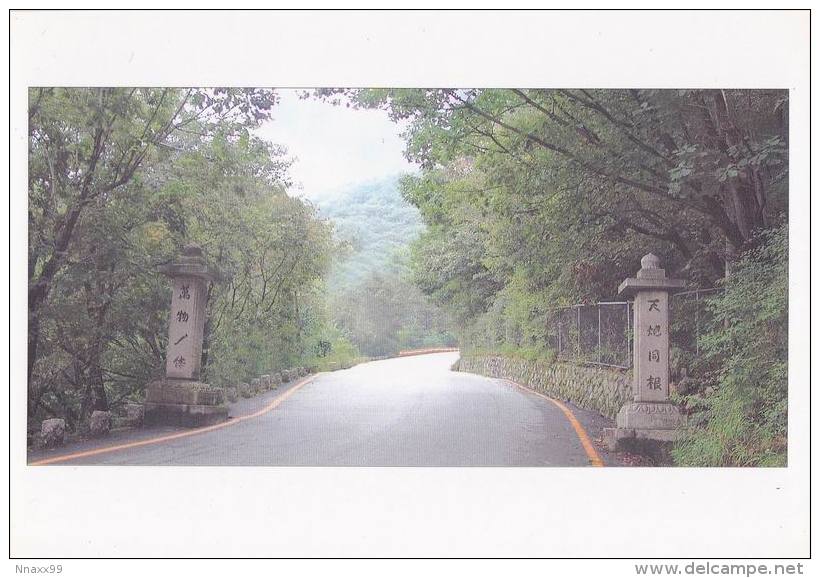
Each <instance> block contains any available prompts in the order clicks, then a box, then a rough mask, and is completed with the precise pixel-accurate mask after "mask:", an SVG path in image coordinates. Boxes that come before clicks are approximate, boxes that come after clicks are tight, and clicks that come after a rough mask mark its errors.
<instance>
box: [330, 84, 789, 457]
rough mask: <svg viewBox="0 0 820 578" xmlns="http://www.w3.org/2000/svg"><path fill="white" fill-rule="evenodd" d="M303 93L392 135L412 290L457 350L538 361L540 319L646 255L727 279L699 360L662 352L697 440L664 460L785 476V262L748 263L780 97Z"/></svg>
mask: <svg viewBox="0 0 820 578" xmlns="http://www.w3.org/2000/svg"><path fill="white" fill-rule="evenodd" d="M318 94H319V96H320V97H323V98H331V99H333V98H347V99H349V100H350V101H352V102H353V103H355V105H357V106H362V107H372V108H380V109H383V110H386V111H388V112H389V114H390V115H391V117H392V118H394V119H396V120H402V121H403V122H404V123H405V124H406V129H405V133H404V134H405V140H406V143H407V146H406V155H407V157H408V158H409V159H410V160H412V161H415V162H416V163H418V164H419V165H420V166H421V167H422V171H421V174H419V175H414V176H410V177H406V178H404V179H403V181H402V192H403V194H404V196H405V198H406V199H407V200H408V201H409V202H411V203H412V204H413V205H415V206H416V207H418V209H419V212H420V214H421V216H422V218H423V220H424V223H425V225H426V226H427V229H426V230H425V231H424V232H423V233H422V234H421V235H420V236H419V237H418V239H417V240H416V241H414V243H413V245H412V249H411V256H412V258H411V269H412V271H413V277H414V282H415V283H416V284H417V285H418V287H419V288H420V289H421V290H422V291H423V292H424V294H426V295H428V296H430V297H431V298H432V299H433V300H434V302H435V303H437V304H438V305H439V306H441V307H442V308H443V309H444V310H445V311H446V312H447V313H448V314H449V316H450V318H451V319H452V320H453V323H454V324H455V326H454V332H456V333H457V335H458V338H459V342H460V346H461V348H462V349H463V350H470V349H478V350H484V351H509V352H515V351H522V352H531V351H533V349H534V350H535V351H536V352H537V351H538V349H539V348H540V347H542V344H544V343H545V342H546V334H545V332H546V330H547V324H546V319H547V313H548V311H549V310H550V309H552V308H555V307H560V306H563V305H571V304H577V303H590V302H595V301H600V300H611V299H612V298H613V297H616V295H617V289H618V285H619V283H620V282H621V281H622V280H623V279H624V278H625V277H626V276H628V275H631V274H633V273H634V271H635V270H636V269H637V268H638V264H639V262H640V258H641V257H642V256H643V255H644V254H646V253H647V252H650V251H651V252H653V253H655V254H656V255H658V256H659V257H660V258H661V260H662V262H663V263H664V267H665V269H666V270H667V273H668V274H670V275H671V276H675V277H679V278H684V279H685V280H686V281H687V282H688V285H690V286H692V287H713V286H715V285H718V284H720V283H721V282H722V281H723V279H724V277H725V275H726V272H727V270H728V271H732V273H731V275H732V277H730V280H729V281H728V283H727V292H726V296H725V297H723V298H720V299H718V300H717V301H716V302H717V303H718V304H719V305H718V306H717V309H716V310H715V311H714V316H716V318H717V319H718V320H723V321H725V324H724V323H723V322H720V323H718V325H717V326H715V327H714V328H713V330H712V333H711V334H710V338H709V339H707V340H706V341H705V342H704V343H703V347H702V350H703V352H704V353H703V354H702V355H701V356H700V359H694V358H693V357H692V355H691V353H687V352H685V351H683V350H682V349H677V348H676V349H674V350H673V355H674V361H675V362H676V363H678V364H679V365H681V366H688V367H689V368H690V369H693V370H694V372H695V373H694V376H690V379H700V380H701V383H700V384H697V383H696V384H694V385H693V386H692V387H690V388H689V389H691V390H694V391H696V392H697V393H698V395H697V396H696V397H695V396H693V397H691V398H690V399H689V400H688V403H689V407H690V408H692V409H693V410H694V411H695V414H696V415H695V416H694V418H693V419H694V420H695V422H696V424H697V426H698V427H697V430H696V434H695V435H694V436H693V437H692V438H691V440H690V441H689V442H687V444H684V445H682V446H680V448H679V449H678V450H677V451H678V457H679V459H680V460H681V462H682V463H709V464H718V463H721V464H744V465H746V464H763V463H780V461H782V460H783V459H785V454H784V451H785V399H786V398H785V386H784V384H785V371H786V369H785V362H786V361H785V360H786V357H785V344H786V336H785V333H784V332H785V329H784V328H785V315H786V313H785V312H786V304H785V301H783V300H782V299H785V291H784V290H782V289H783V287H784V285H783V284H784V283H785V277H782V276H780V275H781V273H783V271H784V269H783V267H785V265H784V263H785V253H783V254H780V253H778V252H777V251H779V249H778V250H775V249H771V250H764V249H756V247H757V245H758V243H759V236H760V235H761V234H762V233H764V232H765V231H767V230H771V229H772V228H773V227H774V226H775V224H777V223H780V222H782V221H783V220H784V217H785V216H786V214H787V210H788V172H789V171H788V120H789V119H788V94H787V93H786V92H785V91H782V90H643V89H640V90H639V89H627V90H587V89H573V90H568V89H558V90H540V89H525V90H521V89H376V90H344V89H323V90H320V91H318ZM782 235H785V233H782ZM771 243H774V244H775V245H776V244H777V243H776V242H775V241H771ZM766 246H769V245H766ZM782 250H783V251H785V246H783V247H782ZM749 251H752V253H751V254H750V255H751V256H749V257H746V258H744V260H743V261H742V262H741V263H740V264H738V263H736V261H737V259H738V256H739V255H742V254H745V253H748V252H749ZM767 251H768V252H767ZM781 257H783V260H780V261H779V260H778V259H780V258H781ZM756 279H757V280H756ZM781 290H782V291H781ZM781 322H782V323H781ZM744 340H745V341H744ZM537 354H538V353H534V355H537ZM545 355H549V353H545ZM717 368H721V371H720V373H719V374H716V373H715V371H716V370H717ZM707 386H710V387H711V388H710V389H709V391H710V392H711V391H713V390H714V393H712V394H710V395H709V396H705V395H704V394H705V391H706V387H707Z"/></svg>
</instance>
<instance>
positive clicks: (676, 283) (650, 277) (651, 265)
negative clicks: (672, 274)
mask: <svg viewBox="0 0 820 578" xmlns="http://www.w3.org/2000/svg"><path fill="white" fill-rule="evenodd" d="M685 286H686V285H685V282H684V281H683V280H682V279H670V278H668V277H667V276H666V271H665V270H664V269H663V268H662V267H661V260H660V257H658V256H657V255H655V254H654V253H647V254H646V255H644V256H643V257H642V258H641V269H640V271H638V272H637V273H636V275H635V277H633V278H630V279H625V280H624V282H623V283H621V285H620V287H618V294H619V295H625V296H633V295H635V293H637V292H638V291H672V290H674V289H682V288H684V287H685Z"/></svg>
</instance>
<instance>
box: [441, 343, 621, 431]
mask: <svg viewBox="0 0 820 578" xmlns="http://www.w3.org/2000/svg"><path fill="white" fill-rule="evenodd" d="M453 369H455V370H457V371H465V372H468V373H477V374H479V375H484V376H486V377H495V378H501V379H509V380H511V381H515V382H517V383H520V384H521V385H524V386H527V387H529V388H530V389H533V390H535V391H537V392H539V393H543V394H544V395H548V396H550V397H554V398H556V399H561V400H567V401H570V402H572V403H574V404H576V405H578V406H580V407H583V408H585V409H591V410H594V411H597V412H598V413H600V414H601V415H605V416H607V417H609V418H612V419H615V416H616V415H617V413H618V410H620V409H621V406H622V405H623V404H625V403H629V402H631V401H632V373H631V372H630V371H628V370H623V369H617V368H608V367H599V366H589V365H575V364H571V363H550V362H547V361H529V360H526V359H520V358H515V357H503V356H496V355H475V356H465V357H462V358H461V359H459V361H458V362H457V363H456V365H455V366H454V367H453Z"/></svg>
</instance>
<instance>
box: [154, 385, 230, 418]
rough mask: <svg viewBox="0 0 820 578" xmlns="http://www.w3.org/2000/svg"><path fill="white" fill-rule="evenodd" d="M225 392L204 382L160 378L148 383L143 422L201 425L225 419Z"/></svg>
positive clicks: (226, 414)
mask: <svg viewBox="0 0 820 578" xmlns="http://www.w3.org/2000/svg"><path fill="white" fill-rule="evenodd" d="M224 403H225V395H224V392H223V391H222V390H221V389H219V388H216V387H212V386H210V385H208V384H207V383H202V382H199V381H188V380H181V379H161V380H157V381H153V382H151V383H150V384H148V388H147V391H146V395H145V405H144V408H145V417H144V423H145V424H146V425H175V426H182V427H202V426H207V425H213V424H215V423H219V422H222V421H225V420H226V419H228V408H227V407H226V406H225V405H224Z"/></svg>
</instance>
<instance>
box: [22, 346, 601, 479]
mask: <svg viewBox="0 0 820 578" xmlns="http://www.w3.org/2000/svg"><path fill="white" fill-rule="evenodd" d="M456 359H458V353H436V354H429V355H420V356H413V357H403V358H397V359H388V360H383V361H375V362H371V363H366V364H362V365H359V366H356V367H353V368H351V369H347V370H343V371H336V372H332V373H323V374H319V375H317V376H315V377H314V378H313V379H312V381H310V382H309V383H306V384H304V385H302V386H301V387H300V386H299V385H296V386H295V387H294V386H291V388H290V389H288V388H281V387H280V388H279V389H278V390H273V391H271V392H268V393H266V394H265V395H263V396H259V397H257V398H252V399H250V400H242V401H240V403H239V404H236V405H235V406H233V407H232V408H231V413H232V415H234V416H237V417H238V416H241V415H247V414H249V413H253V412H255V411H258V410H259V409H261V408H263V407H265V406H266V405H268V404H270V403H271V402H273V401H274V400H276V399H277V398H278V397H280V396H282V395H283V394H285V395H286V396H287V397H286V399H284V400H282V401H281V403H279V404H278V405H277V406H276V407H275V408H274V409H271V410H270V411H268V412H266V413H262V414H261V415H259V416H257V417H253V418H249V419H244V420H240V421H236V423H232V424H231V425H229V426H227V427H223V428H220V429H216V430H213V431H208V432H204V433H197V434H196V435H190V436H187V437H182V438H178V439H172V440H167V441H162V442H159V443H151V444H148V445H142V446H139V447H131V448H126V449H120V450H117V451H112V452H106V453H99V454H96V455H91V456H84V457H78V458H75V459H71V460H68V461H62V462H59V463H61V464H65V465H79V464H110V465H175V466H179V465H198V466H588V465H590V463H591V456H590V453H589V450H588V449H586V450H585V448H584V447H583V445H582V442H581V438H580V437H579V434H578V432H577V431H576V428H575V427H573V425H572V423H571V422H570V420H569V418H568V417H567V416H566V415H565V413H564V412H563V411H562V410H561V408H559V407H558V406H557V405H556V404H554V403H553V402H551V401H550V400H549V399H546V398H544V397H540V396H538V395H535V394H534V393H532V392H529V391H526V390H523V389H521V388H518V387H516V386H515V385H512V384H510V383H508V382H505V381H502V380H497V379H489V378H485V377H481V376H478V375H473V374H469V373H459V372H453V371H450V366H451V365H452V363H453V362H454V361H455V360H456ZM291 390H292V391H291ZM565 405H566V406H567V407H569V408H570V409H571V411H572V414H573V415H574V417H575V418H576V419H577V421H578V422H579V423H580V424H582V426H581V427H582V428H583V429H584V431H585V432H587V433H588V437H589V438H591V439H592V440H595V439H596V438H597V437H599V435H600V430H601V428H602V427H604V426H607V425H609V423H608V420H606V419H605V418H602V417H601V416H599V415H597V414H595V413H593V412H588V411H584V410H580V409H578V408H575V407H573V406H570V405H569V404H565ZM177 431H182V430H174V429H172V428H152V429H143V430H134V431H132V432H124V433H118V434H115V435H114V436H112V437H109V438H106V439H105V440H98V441H92V442H85V444H75V445H74V446H72V447H65V448H62V449H60V450H57V451H52V452H50V453H42V454H37V455H31V456H30V462H33V461H37V460H39V459H43V458H49V457H54V456H59V455H66V454H71V453H76V452H79V451H87V450H89V449H95V448H100V447H105V446H110V445H116V444H127V443H130V442H132V441H134V440H139V439H148V438H151V437H152V436H154V437H156V436H167V435H168V434H169V433H170V434H173V433H174V432H177ZM594 448H595V450H597V454H598V455H599V456H600V457H601V459H602V460H603V461H604V463H607V464H610V463H612V458H611V457H610V456H608V455H607V454H606V452H605V451H604V450H603V449H602V448H601V447H600V445H598V444H595V445H594Z"/></svg>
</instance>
